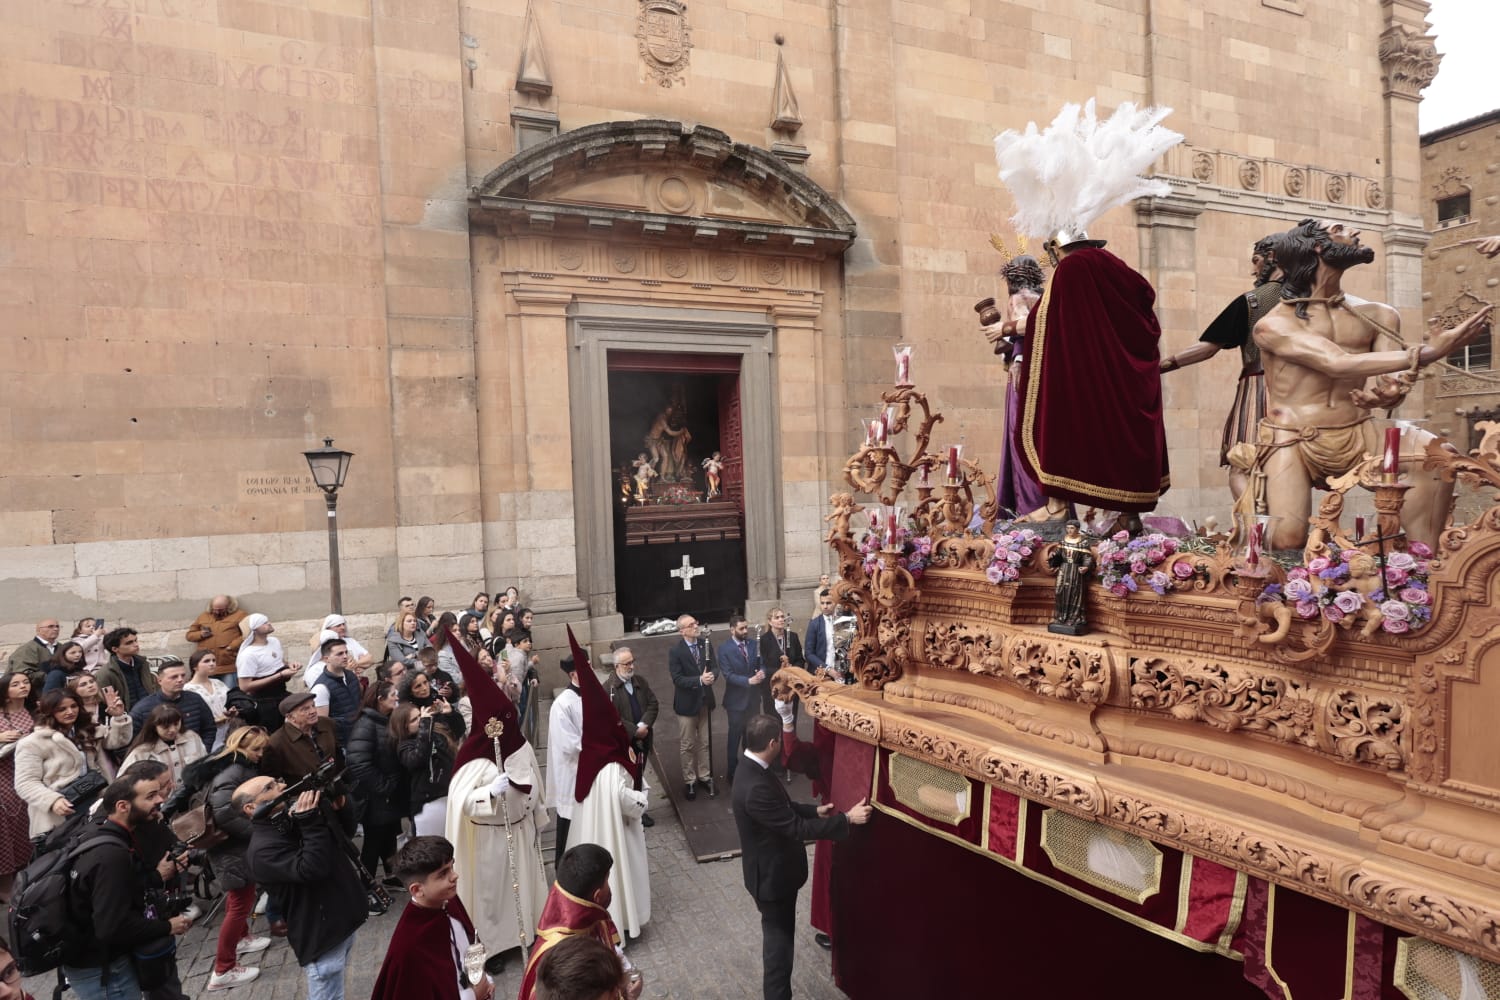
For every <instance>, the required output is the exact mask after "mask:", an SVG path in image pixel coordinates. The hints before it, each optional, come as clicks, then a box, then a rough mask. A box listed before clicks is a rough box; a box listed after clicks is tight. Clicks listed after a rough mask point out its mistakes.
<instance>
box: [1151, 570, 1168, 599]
mask: <svg viewBox="0 0 1500 1000" xmlns="http://www.w3.org/2000/svg"><path fill="white" fill-rule="evenodd" d="M1147 582H1148V583H1150V584H1151V589H1152V590H1154V591H1156V592H1157V593H1158V594H1162V593H1165V592H1166V589H1167V588H1168V587H1170V586H1171V585H1172V579H1171V577H1169V576H1167V574H1165V573H1163V572H1162V571H1161V570H1157V571H1156V572H1155V573H1152V574H1151V579H1150V580H1149V581H1147Z"/></svg>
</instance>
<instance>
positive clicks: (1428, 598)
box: [1400, 587, 1432, 605]
mask: <svg viewBox="0 0 1500 1000" xmlns="http://www.w3.org/2000/svg"><path fill="white" fill-rule="evenodd" d="M1400 596H1401V600H1403V601H1405V602H1406V603H1407V604H1416V605H1427V604H1431V603H1432V595H1431V594H1429V593H1427V591H1425V590H1418V589H1417V588H1416V587H1407V588H1406V589H1405V590H1403V591H1401V595H1400Z"/></svg>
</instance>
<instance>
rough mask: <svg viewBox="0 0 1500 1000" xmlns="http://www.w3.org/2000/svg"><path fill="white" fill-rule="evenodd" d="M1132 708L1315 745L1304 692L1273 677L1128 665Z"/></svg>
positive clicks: (1162, 662)
mask: <svg viewBox="0 0 1500 1000" xmlns="http://www.w3.org/2000/svg"><path fill="white" fill-rule="evenodd" d="M1130 707H1132V708H1141V709H1158V710H1160V709H1165V710H1166V711H1168V712H1170V713H1171V715H1172V717H1173V718H1177V719H1182V720H1185V721H1189V722H1203V723H1205V724H1207V725H1210V726H1213V727H1214V728H1215V729H1221V730H1223V731H1224V732H1226V733H1232V732H1234V731H1235V730H1238V729H1244V730H1249V731H1250V732H1257V733H1265V734H1266V735H1268V736H1272V737H1274V738H1275V739H1278V740H1280V741H1282V742H1284V743H1299V744H1301V745H1303V746H1308V747H1315V746H1317V745H1318V740H1317V734H1316V729H1315V726H1314V723H1313V720H1314V718H1315V714H1316V706H1315V704H1314V702H1313V699H1312V696H1311V693H1310V692H1309V691H1308V689H1307V687H1306V686H1305V685H1304V684H1303V683H1302V682H1301V681H1298V680H1295V679H1292V678H1288V677H1282V676H1279V675H1276V674H1256V673H1253V672H1251V671H1248V670H1239V669H1236V670H1229V669H1226V668H1224V667H1222V666H1220V665H1218V664H1214V663H1200V662H1196V661H1192V660H1188V661H1183V662H1178V661H1174V660H1168V659H1165V658H1161V657H1142V658H1139V659H1133V660H1131V661H1130Z"/></svg>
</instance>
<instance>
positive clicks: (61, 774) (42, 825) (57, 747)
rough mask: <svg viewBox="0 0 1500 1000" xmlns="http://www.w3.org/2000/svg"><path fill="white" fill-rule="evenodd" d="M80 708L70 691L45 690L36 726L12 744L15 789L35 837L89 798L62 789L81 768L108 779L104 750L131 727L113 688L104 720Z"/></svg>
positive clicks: (119, 743)
mask: <svg viewBox="0 0 1500 1000" xmlns="http://www.w3.org/2000/svg"><path fill="white" fill-rule="evenodd" d="M79 709H80V705H79V702H78V696H77V695H75V694H73V692H71V691H69V690H67V689H66V688H60V689H58V690H56V691H48V692H47V693H46V694H44V695H42V701H41V704H40V706H39V707H38V708H37V722H36V729H35V730H34V731H33V732H32V733H31V735H29V736H27V737H25V738H24V739H22V740H21V742H20V743H18V744H16V792H17V794H19V795H20V796H21V798H23V799H25V800H26V808H27V813H28V816H29V819H30V828H31V836H32V838H33V839H35V838H36V837H40V836H42V835H43V834H45V833H47V832H48V831H50V830H52V829H53V828H55V827H57V826H59V825H60V824H61V823H62V821H63V820H64V819H66V818H67V817H69V816H71V815H73V812H74V811H75V809H76V808H79V807H82V808H87V807H88V803H87V802H79V803H70V802H69V801H68V800H67V798H66V797H64V796H63V794H62V793H63V790H64V789H66V788H67V787H68V785H70V784H71V783H72V782H74V781H76V780H77V779H78V778H80V777H81V776H82V775H83V773H84V771H85V770H90V771H98V772H100V773H101V774H102V775H103V776H104V780H105V781H106V782H107V781H110V780H112V779H113V778H114V774H115V771H114V767H113V766H112V765H111V764H110V761H109V756H108V755H107V754H106V753H104V751H105V750H106V749H109V750H114V749H118V748H120V747H123V746H125V745H126V744H127V743H129V742H130V735H131V732H132V729H133V727H132V725H131V722H130V716H129V715H128V714H126V712H125V703H124V702H123V701H121V700H120V697H119V695H117V694H112V697H111V700H110V702H109V706H108V708H107V709H106V712H107V713H108V714H107V717H108V719H109V722H108V724H107V725H92V724H91V723H90V721H89V720H87V719H83V720H80V719H79ZM101 790H102V789H101Z"/></svg>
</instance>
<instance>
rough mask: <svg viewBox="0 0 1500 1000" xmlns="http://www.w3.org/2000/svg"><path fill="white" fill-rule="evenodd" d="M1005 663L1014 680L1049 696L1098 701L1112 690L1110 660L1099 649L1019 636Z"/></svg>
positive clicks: (1085, 702)
mask: <svg viewBox="0 0 1500 1000" xmlns="http://www.w3.org/2000/svg"><path fill="white" fill-rule="evenodd" d="M1005 663H1006V668H1007V670H1008V671H1009V673H1010V678H1011V680H1013V681H1015V682H1016V683H1017V684H1019V685H1020V686H1021V687H1023V688H1025V689H1026V690H1028V691H1033V692H1035V693H1036V694H1039V695H1042V696H1044V697H1047V698H1057V699H1059V700H1061V701H1081V702H1083V703H1084V704H1086V705H1097V704H1099V703H1100V702H1102V701H1103V700H1104V698H1105V695H1106V694H1107V692H1108V691H1109V664H1108V662H1107V661H1106V660H1105V659H1104V652H1103V651H1102V650H1099V649H1090V648H1087V647H1083V648H1080V647H1077V646H1074V645H1072V644H1071V643H1067V642H1051V641H1046V640H1036V639H1028V638H1020V637H1018V638H1017V639H1016V641H1015V642H1013V643H1011V646H1010V649H1009V651H1008V652H1007V653H1006V656H1005Z"/></svg>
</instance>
